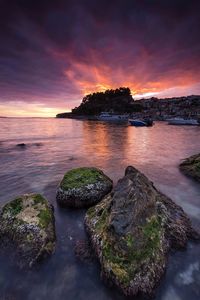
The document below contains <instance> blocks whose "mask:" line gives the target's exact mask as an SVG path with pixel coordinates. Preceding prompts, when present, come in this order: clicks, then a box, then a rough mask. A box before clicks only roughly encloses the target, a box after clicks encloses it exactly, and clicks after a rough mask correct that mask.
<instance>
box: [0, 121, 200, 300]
mask: <svg viewBox="0 0 200 300" xmlns="http://www.w3.org/2000/svg"><path fill="white" fill-rule="evenodd" d="M22 143H23V144H25V145H24V146H19V144H22ZM199 152H200V127H192V126H191V127H190V126H188V127H187V126H173V125H167V123H165V122H156V123H155V125H154V126H153V127H140V128H136V127H133V126H128V124H116V123H106V122H98V121H87V120H73V119H56V118H2V119H0V205H1V206H2V205H4V204H5V203H6V202H8V201H10V200H12V199H14V198H15V197H16V196H18V195H21V194H24V193H41V194H42V195H44V196H45V197H46V198H47V199H48V200H49V201H50V202H51V203H52V204H53V206H54V213H55V219H56V235H57V246H56V251H55V253H54V254H53V255H52V256H51V257H50V258H49V259H47V260H45V261H43V263H42V264H40V265H39V266H37V268H34V269H32V270H18V269H16V268H14V267H11V266H10V264H9V254H7V255H5V256H4V257H0V300H22V299H25V300H46V299H48V300H85V299H87V300H94V299H95V300H125V299H126V298H125V296H123V295H122V294H121V293H120V292H119V291H118V290H117V289H116V288H111V287H108V286H107V285H106V284H105V283H104V282H103V280H102V279H101V276H100V266H99V264H98V261H96V260H94V261H91V262H87V263H86V262H82V261H80V260H79V259H78V258H77V257H76V256H75V253H74V246H75V244H76V241H77V240H82V239H85V238H86V234H85V230H84V216H85V212H86V211H85V210H84V209H63V208H60V207H59V206H58V205H57V203H56V188H57V186H58V184H59V182H60V181H61V179H62V177H63V175H64V174H65V172H67V171H68V170H70V169H72V168H76V167H81V166H93V167H97V168H100V169H102V170H103V171H104V172H105V173H106V174H107V175H108V176H109V177H110V178H111V179H112V180H113V181H114V184H116V183H117V181H118V179H120V178H122V177H123V175H124V171H125V168H126V167H127V166H128V165H132V166H135V167H136V168H138V169H139V170H140V171H142V172H143V173H144V174H145V175H147V176H148V177H149V178H150V180H152V181H153V182H154V184H155V186H156V187H157V188H158V189H159V190H160V191H162V192H163V193H165V194H166V195H167V196H169V197H170V198H171V199H172V200H173V201H174V202H176V203H177V204H178V205H180V206H182V207H183V209H184V210H185V212H186V213H187V214H188V216H189V217H190V218H191V221H192V224H193V226H194V227H195V228H196V229H197V230H200V184H199V183H197V182H195V181H193V180H192V179H191V178H188V177H186V176H185V175H183V174H182V173H181V172H180V171H179V164H180V162H181V161H182V160H183V159H184V158H186V157H188V156H190V155H193V154H196V153H199ZM13 251H15V249H13ZM134 299H136V300H137V299H139V298H138V297H135V298H134ZM155 299H156V300H188V299H192V300H199V299H200V244H198V243H193V242H189V243H188V247H187V249H186V250H184V251H177V252H172V253H170V255H169V259H168V267H167V270H166V274H165V276H163V278H162V280H161V283H160V286H159V287H158V288H157V290H156V293H155Z"/></svg>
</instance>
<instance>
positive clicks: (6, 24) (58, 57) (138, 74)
mask: <svg viewBox="0 0 200 300" xmlns="http://www.w3.org/2000/svg"><path fill="white" fill-rule="evenodd" d="M199 15H200V1H199V0H187V1H184V0H162V1H161V0H100V1H99V0H73V1H72V0H0V116H22V117H24V116H32V117H34V116H41V117H48V116H55V115H56V114H57V113H59V112H64V111H70V110H71V108H73V107H75V106H78V105H79V104H80V102H81V100H82V98H83V96H84V95H86V94H88V93H91V92H95V91H104V90H105V89H110V88H117V87H120V86H125V87H130V89H131V92H132V95H133V98H135V99H139V98H142V97H151V96H156V97H158V98H163V97H173V96H183V95H191V94H195V95H197V94H200V67H199V66H200V17H199Z"/></svg>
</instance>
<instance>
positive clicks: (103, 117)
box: [97, 112, 129, 122]
mask: <svg viewBox="0 0 200 300" xmlns="http://www.w3.org/2000/svg"><path fill="white" fill-rule="evenodd" d="M128 117H129V116H128V115H117V114H114V113H111V112H102V113H100V115H99V116H98V117H97V119H98V120H99V121H115V122H124V121H128Z"/></svg>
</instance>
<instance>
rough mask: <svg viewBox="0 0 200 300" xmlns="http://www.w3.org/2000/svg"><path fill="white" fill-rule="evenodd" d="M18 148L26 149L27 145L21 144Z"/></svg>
mask: <svg viewBox="0 0 200 300" xmlns="http://www.w3.org/2000/svg"><path fill="white" fill-rule="evenodd" d="M16 146H17V147H18V148H21V149H25V148H26V146H27V145H26V144H25V143H21V144H17V145H16Z"/></svg>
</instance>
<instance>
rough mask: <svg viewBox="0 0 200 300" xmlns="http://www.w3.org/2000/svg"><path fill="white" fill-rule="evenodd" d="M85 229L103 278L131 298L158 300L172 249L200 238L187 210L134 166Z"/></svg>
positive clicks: (91, 211) (91, 215)
mask: <svg viewBox="0 0 200 300" xmlns="http://www.w3.org/2000/svg"><path fill="white" fill-rule="evenodd" d="M85 226H86V230H87V232H88V234H89V237H90V240H91V242H92V245H93V247H94V249H95V252H96V255H97V257H98V259H99V261H100V264H101V273H102V276H103V278H104V279H106V280H107V281H108V282H109V283H111V284H115V285H116V286H117V287H119V288H120V289H121V290H122V291H123V293H124V294H125V295H129V296H134V295H137V294H138V293H142V294H145V295H148V296H152V295H153V292H154V289H155V287H156V286H157V284H158V283H159V281H160V279H161V276H162V275H163V273H164V271H165V269H166V262H167V255H168V253H169V250H170V249H171V248H176V249H179V248H184V247H186V244H187V241H188V239H189V238H198V236H197V234H196V233H195V232H194V231H193V229H192V227H191V223H190V220H189V219H188V217H187V216H186V214H185V213H184V211H183V210H182V208H181V207H180V206H178V205H176V204H175V203H173V202H172V200H170V199H169V198H168V197H166V196H165V195H163V194H161V193H160V192H159V191H157V190H156V188H155V187H154V186H153V184H152V183H151V182H150V181H149V180H148V178H147V177H146V176H145V175H143V174H142V173H140V172H139V171H138V170H136V169H135V168H133V167H128V168H127V169H126V171H125V176H124V177H123V178H122V179H120V180H119V181H118V183H117V185H116V187H115V188H114V190H113V191H112V192H111V193H110V194H109V195H108V196H106V197H105V198H104V199H103V200H102V201H101V202H100V203H99V204H97V205H96V206H95V207H92V208H90V209H89V210H88V212H87V214H86V218H85Z"/></svg>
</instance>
